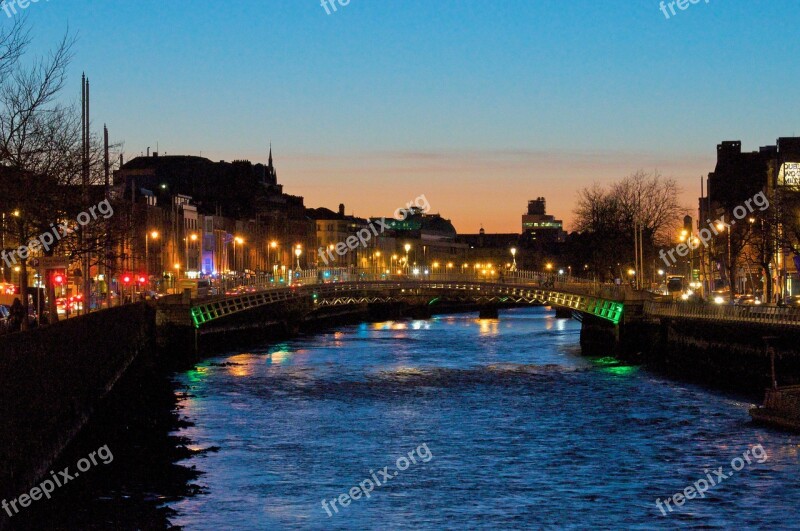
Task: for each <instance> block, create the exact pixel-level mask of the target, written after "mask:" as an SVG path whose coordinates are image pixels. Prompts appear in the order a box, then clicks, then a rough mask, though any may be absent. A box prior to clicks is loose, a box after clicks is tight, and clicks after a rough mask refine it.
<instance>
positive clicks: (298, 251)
mask: <svg viewBox="0 0 800 531" xmlns="http://www.w3.org/2000/svg"><path fill="white" fill-rule="evenodd" d="M301 254H303V249H301V248H300V244H299V243H298V244H297V247H295V249H294V255H295V256H296V257H297V270H298V271H300V255H301Z"/></svg>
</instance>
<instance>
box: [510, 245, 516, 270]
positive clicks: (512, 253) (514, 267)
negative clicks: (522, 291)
mask: <svg viewBox="0 0 800 531" xmlns="http://www.w3.org/2000/svg"><path fill="white" fill-rule="evenodd" d="M511 258H512V261H513V263H512V264H511V269H512V270H513V271H516V270H517V248H516V247H512V248H511Z"/></svg>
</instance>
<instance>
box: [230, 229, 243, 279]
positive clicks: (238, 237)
mask: <svg viewBox="0 0 800 531" xmlns="http://www.w3.org/2000/svg"><path fill="white" fill-rule="evenodd" d="M237 243H238V244H239V245H244V239H243V238H241V237H240V236H236V237H235V238H234V239H233V270H234V271H236V270H237V269H238V267H239V263H238V261H237V260H236V244H237Z"/></svg>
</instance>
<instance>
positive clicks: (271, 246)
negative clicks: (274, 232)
mask: <svg viewBox="0 0 800 531" xmlns="http://www.w3.org/2000/svg"><path fill="white" fill-rule="evenodd" d="M277 248H278V242H276V241H274V240H273V241H271V242H269V245H268V246H267V267H268V268H270V267H272V262H270V260H269V250H270V249H277Z"/></svg>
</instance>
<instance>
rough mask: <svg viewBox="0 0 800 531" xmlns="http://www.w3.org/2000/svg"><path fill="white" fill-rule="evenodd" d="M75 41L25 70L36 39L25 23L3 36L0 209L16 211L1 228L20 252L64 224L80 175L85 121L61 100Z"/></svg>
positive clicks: (21, 255)
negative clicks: (66, 190)
mask: <svg viewBox="0 0 800 531" xmlns="http://www.w3.org/2000/svg"><path fill="white" fill-rule="evenodd" d="M73 43H74V40H73V39H71V38H69V37H68V36H65V37H63V38H62V39H61V41H60V42H59V44H58V45H57V46H56V48H55V49H54V50H53V51H52V52H51V53H50V54H48V55H47V56H45V57H40V58H36V59H34V60H33V61H32V62H31V63H30V64H25V63H23V59H24V57H25V54H26V52H27V49H28V46H29V44H30V38H29V33H28V31H27V29H26V25H25V21H24V19H21V20H20V21H19V22H16V23H15V24H14V25H13V26H12V27H11V28H9V29H8V30H4V31H3V32H2V33H0V72H2V73H3V75H2V76H0V171H2V174H3V175H2V179H0V209H2V212H3V213H9V214H11V213H13V215H11V216H9V218H10V219H9V223H8V224H7V225H5V224H4V226H3V230H4V231H6V232H9V233H10V235H11V236H12V237H13V238H14V239H16V241H17V243H18V245H20V246H22V245H26V244H28V242H30V241H33V240H34V239H35V238H36V237H37V236H38V235H39V234H41V233H42V232H43V231H44V230H50V227H51V224H53V223H57V222H59V221H61V220H63V219H64V218H63V213H64V211H65V209H66V208H67V207H68V204H69V202H68V199H69V194H65V193H64V186H68V185H70V184H72V183H74V182H76V178H77V176H78V175H79V172H78V171H77V170H79V168H80V149H79V146H80V127H79V119H77V118H76V117H77V113H76V112H75V111H74V108H72V107H69V106H65V105H63V104H59V103H58V102H57V101H56V96H57V95H58V94H59V92H61V91H62V89H63V88H64V85H65V82H66V71H67V67H68V66H69V63H70V60H71V58H72V52H71V50H72V46H73ZM16 258H17V259H18V260H19V262H20V263H19V267H20V295H21V298H22V303H23V305H24V306H25V308H26V311H27V306H28V257H27V254H26V253H25V252H18V253H17V255H16ZM26 325H27V320H23V326H26Z"/></svg>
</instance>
